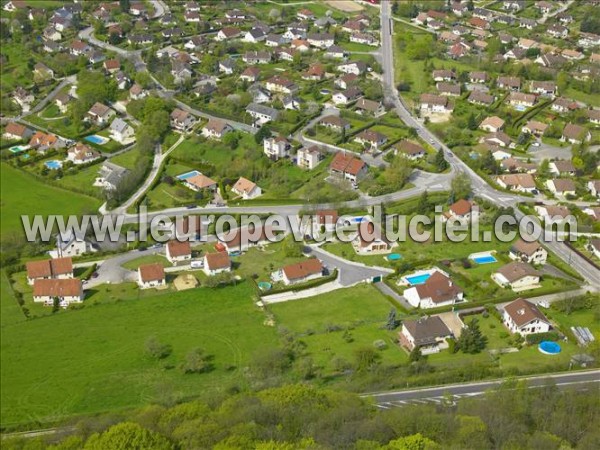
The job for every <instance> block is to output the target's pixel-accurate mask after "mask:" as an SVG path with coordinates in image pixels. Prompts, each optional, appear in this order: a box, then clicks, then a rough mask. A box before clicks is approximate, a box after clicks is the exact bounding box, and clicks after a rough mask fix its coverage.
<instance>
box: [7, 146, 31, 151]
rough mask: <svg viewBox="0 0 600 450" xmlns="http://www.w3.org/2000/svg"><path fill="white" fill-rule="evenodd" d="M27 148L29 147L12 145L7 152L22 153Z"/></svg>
mask: <svg viewBox="0 0 600 450" xmlns="http://www.w3.org/2000/svg"><path fill="white" fill-rule="evenodd" d="M28 148H29V145H13V146H12V147H11V148H9V150H10V151H11V153H20V152H24V151H25V150H27V149H28Z"/></svg>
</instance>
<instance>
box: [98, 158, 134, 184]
mask: <svg viewBox="0 0 600 450" xmlns="http://www.w3.org/2000/svg"><path fill="white" fill-rule="evenodd" d="M128 173H129V170H127V169H125V168H124V167H121V166H118V165H116V164H113V163H111V162H109V161H104V163H103V164H102V167H100V170H99V171H98V174H99V175H100V176H99V177H98V178H96V180H95V182H94V186H97V187H101V188H103V189H105V190H107V191H114V190H116V189H117V188H118V187H119V184H120V183H121V181H122V180H123V178H124V177H125V176H126V175H127V174H128Z"/></svg>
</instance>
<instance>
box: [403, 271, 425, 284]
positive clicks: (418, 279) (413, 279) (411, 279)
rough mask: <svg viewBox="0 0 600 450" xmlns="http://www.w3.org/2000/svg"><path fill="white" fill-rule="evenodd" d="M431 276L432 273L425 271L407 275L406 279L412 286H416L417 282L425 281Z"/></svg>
mask: <svg viewBox="0 0 600 450" xmlns="http://www.w3.org/2000/svg"><path fill="white" fill-rule="evenodd" d="M430 276H431V274H430V273H423V274H421V275H413V276H411V277H406V281H408V282H409V283H410V284H411V285H412V286H416V285H417V284H423V283H425V282H426V281H427V280H429V277H430Z"/></svg>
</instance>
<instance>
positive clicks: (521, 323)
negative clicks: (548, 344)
mask: <svg viewBox="0 0 600 450" xmlns="http://www.w3.org/2000/svg"><path fill="white" fill-rule="evenodd" d="M502 322H503V323H504V325H505V326H506V328H508V330H509V331H510V332H511V333H519V334H520V335H522V336H526V335H528V334H534V333H547V332H548V331H550V329H551V328H552V325H551V324H550V321H549V320H548V319H547V318H546V316H545V315H544V313H542V312H541V311H540V309H539V308H538V307H537V305H535V304H533V303H532V302H530V301H528V300H525V299H523V298H518V299H516V300H515V301H512V302H510V303H509V304H508V305H506V306H505V307H504V311H503V313H502Z"/></svg>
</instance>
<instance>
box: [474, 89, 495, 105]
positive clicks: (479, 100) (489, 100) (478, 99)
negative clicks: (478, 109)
mask: <svg viewBox="0 0 600 450" xmlns="http://www.w3.org/2000/svg"><path fill="white" fill-rule="evenodd" d="M468 101H469V103H473V104H474V105H482V106H491V105H492V104H493V103H494V102H495V101H496V98H495V97H494V96H493V95H491V94H488V93H486V92H483V91H480V90H474V91H472V92H471V93H470V94H469V99H468Z"/></svg>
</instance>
